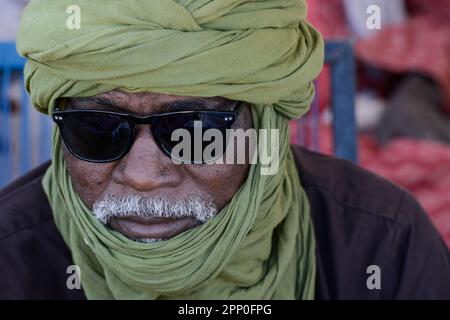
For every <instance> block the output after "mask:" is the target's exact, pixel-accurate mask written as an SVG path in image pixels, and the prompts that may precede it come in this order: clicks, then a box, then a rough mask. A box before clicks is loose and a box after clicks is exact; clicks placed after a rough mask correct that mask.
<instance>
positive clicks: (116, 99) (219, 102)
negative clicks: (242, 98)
mask: <svg viewBox="0 0 450 320" xmlns="http://www.w3.org/2000/svg"><path fill="white" fill-rule="evenodd" d="M67 102H68V106H69V107H73V108H92V107H95V108H105V109H123V110H122V111H129V112H133V113H143V114H145V113H153V112H163V111H167V110H168V109H170V108H171V107H181V108H182V107H183V104H186V105H188V104H189V105H192V104H196V105H198V106H199V108H202V107H203V108H206V109H217V110H225V109H229V108H230V106H234V104H235V101H233V100H229V99H226V98H223V97H207V98H205V97H189V96H177V95H170V94H161V93H152V92H127V91H123V90H114V91H110V92H107V93H102V94H99V95H96V96H93V97H86V98H69V99H67Z"/></svg>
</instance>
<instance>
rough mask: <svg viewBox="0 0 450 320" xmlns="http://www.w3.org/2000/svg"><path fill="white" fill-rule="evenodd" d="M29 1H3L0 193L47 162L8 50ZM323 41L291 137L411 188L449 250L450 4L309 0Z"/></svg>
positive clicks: (45, 126) (42, 124)
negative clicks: (309, 93) (312, 91)
mask: <svg viewBox="0 0 450 320" xmlns="http://www.w3.org/2000/svg"><path fill="white" fill-rule="evenodd" d="M28 1H29V0H0V77H1V78H0V188H1V187H2V186H5V185H6V184H8V183H9V182H11V181H12V180H13V179H15V178H17V177H19V176H20V175H22V174H24V173H25V172H26V171H28V170H30V169H31V168H33V167H35V166H37V165H38V164H40V163H42V162H44V161H46V160H48V159H49V157H50V134H51V128H52V124H51V123H50V120H49V119H48V118H47V117H46V116H44V115H41V114H39V113H38V112H36V111H35V110H34V109H33V108H32V107H31V105H30V103H29V100H28V97H27V95H26V93H25V91H24V88H23V76H22V69H23V65H24V60H23V59H22V58H20V57H18V56H17V54H16V52H15V38H16V33H17V28H18V23H19V19H20V15H21V12H22V10H23V8H24V7H25V6H26V4H27V3H28ZM307 2H308V6H309V20H310V22H311V23H312V24H313V25H314V26H315V27H316V28H317V29H318V30H319V31H320V32H321V33H322V34H323V36H324V38H325V40H326V67H325V68H324V70H323V72H322V73H321V75H320V77H319V79H318V80H317V81H316V91H317V94H316V99H315V101H314V103H313V105H312V107H311V111H310V112H309V113H308V114H307V115H306V116H305V117H303V118H302V119H300V120H298V121H293V122H292V123H291V139H292V142H293V143H294V144H300V145H303V146H305V147H307V148H310V149H313V150H316V151H318V152H322V153H326V154H330V155H335V156H338V157H341V158H345V159H348V160H350V161H353V162H355V163H357V164H358V165H360V166H362V167H364V168H366V169H368V170H370V171H372V172H374V173H376V174H378V175H381V176H383V177H385V178H386V179H389V180H391V181H393V182H394V183H396V184H398V185H400V186H401V187H403V188H405V189H407V190H409V191H410V192H411V193H413V194H414V195H415V197H416V198H417V199H418V201H419V202H420V203H421V204H422V206H423V207H424V209H425V210H426V212H427V213H428V215H429V216H430V218H431V220H432V221H433V223H434V224H435V226H436V227H437V229H438V230H439V232H440V233H441V234H442V236H443V237H444V239H445V241H446V242H447V245H449V247H450V0H308V1H307Z"/></svg>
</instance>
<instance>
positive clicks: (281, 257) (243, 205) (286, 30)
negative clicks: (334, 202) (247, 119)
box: [17, 0, 323, 299]
mask: <svg viewBox="0 0 450 320" xmlns="http://www.w3.org/2000/svg"><path fill="white" fill-rule="evenodd" d="M74 5H75V6H76V7H77V8H79V10H80V11H79V12H80V25H79V28H70V26H68V24H67V21H68V19H70V15H71V14H72V13H71V12H70V11H67V10H68V8H69V7H71V6H74ZM72 8H73V7H72ZM68 12H69V13H68ZM305 18H306V4H305V2H304V1H300V0H254V1H247V0H176V1H175V0H152V1H148V0H127V1H119V0H96V1H92V0H33V1H32V2H31V4H30V5H29V6H28V7H27V8H26V9H25V12H24V14H23V17H22V21H21V27H20V31H19V35H18V41H17V47H18V51H19V52H20V54H21V55H23V56H25V57H26V58H27V59H28V62H27V64H26V67H25V71H24V72H25V82H26V88H27V90H28V92H29V93H30V96H31V99H32V102H33V104H34V106H35V107H36V108H37V109H38V110H40V111H42V112H45V113H50V112H51V111H52V109H53V108H54V105H55V101H56V99H57V98H59V97H81V96H92V95H96V94H100V93H103V92H107V91H110V90H113V89H117V88H122V89H125V90H129V91H135V92H157V93H165V94H175V95H182V96H202V97H213V96H223V97H225V98H228V99H233V100H241V101H246V102H248V103H250V105H251V110H252V117H253V124H254V127H255V129H262V128H264V129H278V130H279V133H280V141H279V148H280V155H279V161H280V162H279V170H278V172H277V173H276V174H274V175H271V176H264V175H261V174H260V172H261V171H260V169H261V165H260V164H259V163H258V164H253V165H251V168H250V171H249V175H248V177H247V180H246V181H245V183H244V184H243V185H242V186H241V188H240V189H239V191H238V192H237V193H236V194H235V196H234V197H233V199H232V200H231V202H230V203H229V204H228V205H227V206H226V207H225V208H224V209H223V210H222V211H221V212H219V213H218V214H217V216H216V217H214V218H213V219H211V220H209V221H208V222H206V223H205V224H203V225H201V226H198V227H196V228H194V229H191V230H188V231H186V232H183V233H181V234H179V235H177V236H175V237H173V238H171V239H169V240H165V241H161V242H157V243H150V244H144V243H137V242H135V241H132V240H130V239H128V238H126V237H125V236H123V235H122V234H120V233H118V232H115V231H112V230H110V229H108V228H107V227H105V226H104V225H102V224H101V223H100V222H99V221H98V220H97V219H96V218H95V217H94V216H93V215H92V214H91V212H90V210H89V209H88V208H87V207H86V206H85V204H84V203H83V202H82V201H81V199H80V198H79V197H78V195H77V194H76V193H75V191H74V190H73V187H72V183H71V180H70V176H69V174H68V173H67V169H66V164H65V162H64V158H63V156H62V152H61V138H60V135H59V132H58V130H57V129H56V128H55V131H54V137H53V139H54V141H53V151H52V165H51V166H50V168H49V169H48V171H47V173H46V175H45V178H44V181H43V185H44V189H45V192H46V194H47V196H48V198H49V202H50V205H51V206H52V209H53V214H54V217H55V222H56V225H57V227H58V229H59V231H60V232H61V234H62V236H63V238H64V241H65V242H66V243H67V245H68V247H69V248H70V250H71V253H72V257H73V260H74V263H75V264H77V265H78V266H79V267H80V269H81V283H82V286H83V289H84V292H85V294H86V296H87V297H88V298H90V299H107V298H122V299H172V298H192V299H203V298H208V299H221V298H223V299H229V298H230V299H232V298H235V299H312V298H314V287H315V271H316V270H315V268H316V267H315V259H316V257H315V240H314V232H313V227H312V222H311V218H310V212H309V204H308V199H307V197H306V195H305V192H304V190H303V189H302V187H301V184H300V179H299V176H298V172H297V169H296V167H295V163H294V160H293V155H292V152H291V150H290V147H289V138H288V137H289V130H288V120H289V119H293V118H296V117H299V116H301V115H302V114H304V113H305V112H306V111H307V110H308V107H309V105H310V103H311V100H312V98H313V95H314V88H313V85H312V81H313V80H314V79H315V78H316V76H317V75H318V73H319V71H320V70H321V67H322V63H323V42H322V39H321V37H320V35H319V34H318V32H317V31H316V30H315V29H314V28H312V27H311V26H310V25H309V24H308V23H307V22H306V21H305Z"/></svg>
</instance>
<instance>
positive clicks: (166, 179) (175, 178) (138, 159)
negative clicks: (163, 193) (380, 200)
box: [112, 125, 182, 192]
mask: <svg viewBox="0 0 450 320" xmlns="http://www.w3.org/2000/svg"><path fill="white" fill-rule="evenodd" d="M136 130H138V133H137V136H136V139H135V141H134V143H133V146H132V147H131V149H130V151H129V152H128V154H127V155H126V156H125V157H123V158H122V159H121V160H120V162H119V163H118V165H117V166H116V167H115V169H114V172H113V176H112V178H113V180H114V182H116V183H118V184H121V185H123V186H126V187H128V188H132V189H135V190H136V191H140V192H146V191H147V192H148V191H153V190H156V189H160V188H173V187H175V186H177V185H179V184H180V183H181V180H182V174H181V172H180V170H177V168H176V165H175V164H174V163H172V161H171V159H170V158H169V157H167V156H166V155H165V154H163V152H162V151H161V150H160V149H159V147H158V145H157V144H156V142H155V139H154V137H153V135H152V133H151V131H150V130H149V127H148V125H145V126H138V127H137V128H136Z"/></svg>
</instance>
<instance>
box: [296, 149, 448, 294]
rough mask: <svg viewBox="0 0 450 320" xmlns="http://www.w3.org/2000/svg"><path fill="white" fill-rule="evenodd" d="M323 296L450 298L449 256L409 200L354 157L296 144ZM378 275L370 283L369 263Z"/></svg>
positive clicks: (443, 245) (430, 226)
mask: <svg viewBox="0 0 450 320" xmlns="http://www.w3.org/2000/svg"><path fill="white" fill-rule="evenodd" d="M293 154H294V157H295V160H296V163H297V168H298V171H299V176H300V180H301V183H302V186H303V187H304V189H305V191H306V193H307V195H308V199H309V201H310V206H311V216H312V219H313V223H314V230H315V234H316V241H317V248H318V250H317V255H318V275H319V281H318V282H319V283H318V285H319V288H318V289H319V292H320V294H321V295H322V296H323V297H328V298H333V297H335V298H385V299H392V298H414V297H417V298H436V297H442V296H444V297H446V298H450V254H449V251H448V249H447V247H446V246H445V244H444V242H443V241H442V239H441V237H440V236H439V234H438V233H437V231H436V229H435V228H434V226H433V225H432V223H431V222H430V220H429V219H428V217H427V215H426V213H425V212H424V210H423V209H422V207H421V206H420V204H419V203H418V202H417V201H416V200H415V199H414V197H413V196H412V195H411V194H410V193H409V192H408V191H406V190H404V189H402V188H400V187H398V186H396V185H394V184H393V183H391V182H389V181H387V180H385V179H384V178H381V177H379V176H377V175H375V174H372V173H370V172H368V171H366V170H364V169H362V168H360V167H358V166H356V165H354V164H352V163H351V162H348V161H346V160H342V159H337V158H334V157H330V156H325V155H321V154H318V153H314V152H311V151H307V150H305V149H303V148H299V147H293ZM373 265H375V266H378V267H379V268H380V270H382V272H383V277H382V278H381V288H382V289H381V290H369V289H368V288H367V278H368V273H367V272H368V268H369V267H370V266H373Z"/></svg>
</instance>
